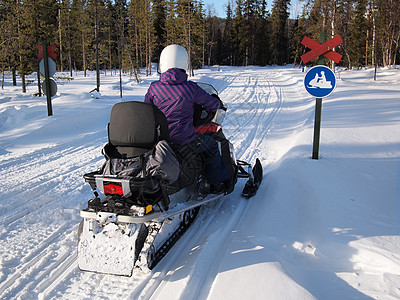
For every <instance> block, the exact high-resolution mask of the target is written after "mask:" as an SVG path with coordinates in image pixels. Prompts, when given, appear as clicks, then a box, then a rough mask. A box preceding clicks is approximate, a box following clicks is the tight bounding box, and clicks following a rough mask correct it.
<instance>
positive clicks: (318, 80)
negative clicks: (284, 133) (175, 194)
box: [301, 32, 342, 159]
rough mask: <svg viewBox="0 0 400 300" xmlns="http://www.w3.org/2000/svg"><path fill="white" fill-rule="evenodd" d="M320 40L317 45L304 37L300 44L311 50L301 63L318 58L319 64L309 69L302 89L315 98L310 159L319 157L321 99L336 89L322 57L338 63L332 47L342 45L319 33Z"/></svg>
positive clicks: (337, 56)
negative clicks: (327, 39)
mask: <svg viewBox="0 0 400 300" xmlns="http://www.w3.org/2000/svg"><path fill="white" fill-rule="evenodd" d="M320 39H321V43H318V42H316V41H314V40H312V39H310V38H308V37H307V36H305V37H304V39H303V41H302V42H301V43H302V44H303V45H304V46H307V47H308V48H310V49H312V50H311V51H309V52H307V53H306V54H304V55H302V56H301V59H302V60H303V62H304V63H307V62H309V61H310V60H312V59H314V58H317V57H318V56H319V61H318V63H319V64H320V65H317V66H315V67H313V68H311V69H310V70H309V71H308V72H307V74H306V76H305V77H304V87H305V88H306V90H307V92H308V93H309V94H310V95H311V96H315V97H316V103H315V120H314V141H313V152H312V159H318V156H319V143H320V132H321V114H322V98H323V97H327V96H329V95H330V94H331V93H332V92H333V90H334V89H335V87H336V76H335V74H334V73H333V71H332V70H331V69H330V68H328V67H326V66H324V65H322V64H323V63H324V60H325V59H324V57H323V56H325V57H327V58H329V59H331V60H333V61H335V62H336V63H338V62H339V61H340V59H341V58H342V55H340V54H339V53H337V52H335V51H333V50H332V49H333V48H334V47H336V46H338V45H339V44H341V43H342V38H341V37H340V35H338V36H336V37H334V38H333V39H331V40H329V41H326V33H325V32H321V37H320Z"/></svg>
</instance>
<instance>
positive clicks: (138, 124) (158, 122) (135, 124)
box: [108, 101, 169, 158]
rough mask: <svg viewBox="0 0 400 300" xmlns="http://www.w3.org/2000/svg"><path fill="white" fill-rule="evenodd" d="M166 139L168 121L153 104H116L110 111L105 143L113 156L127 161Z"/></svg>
mask: <svg viewBox="0 0 400 300" xmlns="http://www.w3.org/2000/svg"><path fill="white" fill-rule="evenodd" d="M161 140H167V141H168V140H169V129H168V121H167V118H166V117H165V115H164V114H163V113H162V112H161V110H159V109H158V108H157V107H156V106H155V105H153V104H150V103H144V102H136V101H127V102H120V103H117V104H115V105H114V106H113V108H112V110H111V116H110V123H109V124H108V141H109V144H111V145H112V146H114V147H113V148H114V150H115V151H113V153H110V154H111V155H112V156H113V157H119V158H131V157H135V156H139V155H141V154H143V153H145V152H147V151H149V150H150V149H152V148H153V147H154V145H155V144H156V143H157V142H158V141H161Z"/></svg>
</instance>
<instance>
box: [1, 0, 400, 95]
mask: <svg viewBox="0 0 400 300" xmlns="http://www.w3.org/2000/svg"><path fill="white" fill-rule="evenodd" d="M267 1H268V0H226V16H225V17H224V18H219V17H216V16H215V15H213V12H212V10H210V9H209V10H207V8H206V7H205V4H204V2H202V1H201V0H130V1H128V0H113V1H111V0H58V1H57V0H0V27H1V33H2V35H1V36H0V49H1V52H0V53H1V55H0V71H2V73H3V76H4V72H12V74H13V77H14V83H15V82H16V80H15V78H16V76H20V77H21V79H22V86H23V91H24V86H25V76H26V75H28V74H32V73H34V72H37V73H39V72H38V70H39V67H38V65H39V59H38V53H39V50H38V47H37V45H38V44H41V43H42V42H43V41H44V40H46V41H47V44H48V45H51V44H53V43H55V44H56V45H57V50H56V54H57V59H56V65H57V69H58V70H63V71H69V72H70V73H71V77H72V76H73V75H72V73H73V71H74V70H80V71H84V72H86V71H87V70H103V72H104V73H106V75H107V73H109V72H112V70H117V69H119V70H122V71H123V72H126V73H129V74H130V75H132V76H135V77H136V79H138V78H139V76H146V75H149V74H150V73H151V68H150V66H151V64H152V63H156V62H157V60H158V57H159V55H160V52H161V50H162V49H163V47H165V46H166V45H168V44H173V43H174V44H180V45H182V46H184V47H185V48H186V49H187V50H188V53H189V56H190V64H191V65H190V70H191V71H192V72H193V69H196V68H199V67H202V66H204V65H232V66H247V65H260V66H265V65H273V64H276V65H285V64H294V65H301V64H302V62H301V59H300V56H301V55H302V54H304V53H306V52H307V51H309V50H310V49H308V48H307V47H305V46H303V45H302V44H301V41H302V39H303V37H304V36H308V37H310V38H312V39H314V40H316V41H321V36H323V34H321V32H324V33H325V35H326V38H327V39H330V38H332V37H334V36H336V35H340V36H341V37H342V39H343V43H342V44H341V45H339V46H337V47H336V48H335V49H334V50H335V51H336V52H339V53H340V54H342V55H343V58H342V60H341V61H340V65H341V66H344V67H347V68H354V67H355V68H359V67H362V66H374V65H375V66H392V65H395V64H400V48H399V42H400V1H399V0H302V1H301V4H302V11H301V12H300V14H299V15H298V16H296V18H289V9H290V5H291V3H290V0H273V1H272V0H270V1H272V2H271V3H267ZM268 7H270V9H268ZM314 62H315V61H312V62H311V63H314ZM328 63H330V62H328V60H326V64H328ZM140 72H141V73H142V74H140ZM38 76H39V75H38Z"/></svg>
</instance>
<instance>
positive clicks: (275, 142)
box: [0, 66, 400, 300]
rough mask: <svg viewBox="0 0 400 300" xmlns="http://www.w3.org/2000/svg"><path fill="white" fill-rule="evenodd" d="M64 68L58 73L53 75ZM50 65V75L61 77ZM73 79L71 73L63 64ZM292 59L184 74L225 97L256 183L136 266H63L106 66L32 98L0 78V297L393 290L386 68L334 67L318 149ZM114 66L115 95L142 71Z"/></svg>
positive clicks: (398, 150)
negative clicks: (99, 269)
mask: <svg viewBox="0 0 400 300" xmlns="http://www.w3.org/2000/svg"><path fill="white" fill-rule="evenodd" d="M64 75H65V76H66V75H67V74H64ZM64 75H63V74H59V73H58V74H57V76H59V77H60V76H64ZM74 75H75V74H74ZM304 76H305V73H303V72H302V71H301V70H300V69H298V68H292V67H289V66H288V67H265V68H261V67H246V68H245V67H222V68H221V71H220V72H218V71H217V68H210V69H205V70H198V71H196V76H195V77H194V78H192V80H195V81H202V82H206V83H210V84H213V85H214V86H215V87H216V88H217V89H218V90H219V92H220V97H221V99H222V100H223V101H225V102H226V103H227V105H228V114H227V116H226V118H225V121H224V124H223V125H224V132H225V135H226V136H227V137H228V138H229V139H230V140H231V141H232V142H233V144H234V145H235V148H236V155H237V157H238V158H239V159H242V160H247V161H251V162H254V161H255V158H256V157H259V158H260V160H261V163H262V164H263V167H264V179H263V183H262V185H261V187H260V189H259V191H258V194H257V195H256V196H255V197H254V198H252V199H250V200H246V199H243V198H241V197H240V191H241V189H242V187H243V184H244V183H243V182H239V183H238V185H237V186H236V189H235V191H234V192H233V193H232V194H230V195H228V196H225V197H224V198H223V200H222V201H220V202H219V203H217V204H216V205H215V206H214V207H204V208H203V209H202V210H201V212H200V214H199V216H198V218H197V220H196V221H195V222H194V224H193V225H192V227H191V228H190V229H189V230H188V231H187V232H186V233H185V235H184V236H183V237H182V238H181V239H180V240H179V242H178V243H177V244H176V245H175V246H174V248H173V249H172V250H171V251H170V252H169V253H168V255H167V256H166V257H165V258H164V260H163V261H161V262H160V263H159V265H158V266H157V267H156V268H155V269H154V270H153V271H152V272H151V273H149V274H139V273H135V274H134V276H133V277H129V278H128V277H118V276H110V275H100V274H95V273H89V272H82V271H80V270H79V269H78V268H77V263H76V248H77V247H76V244H77V240H76V237H77V231H78V224H79V222H80V217H79V210H80V209H82V208H84V207H86V202H87V200H89V199H90V197H91V196H92V193H91V190H90V187H89V185H87V184H85V183H84V181H83V179H82V175H83V174H84V173H85V172H89V171H93V170H95V169H97V168H98V167H99V166H100V165H101V164H102V162H103V158H102V155H101V148H102V146H103V145H104V144H105V143H106V141H107V131H106V124H107V122H108V119H109V113H110V110H111V107H112V105H113V104H114V103H116V102H119V101H121V99H120V98H119V77H118V76H117V75H114V76H110V74H109V73H108V74H107V76H104V75H103V76H102V77H101V98H100V99H96V98H94V97H91V95H90V93H89V92H90V91H91V90H92V89H93V88H95V76H94V74H91V75H90V76H89V77H86V78H84V77H83V76H82V74H77V76H76V77H75V78H74V79H73V80H71V81H66V80H65V79H64V80H62V79H59V80H58V94H57V96H56V97H54V98H53V112H54V115H53V116H52V117H47V109H46V99H45V97H42V98H37V97H34V96H32V95H31V94H34V93H35V92H36V89H37V88H36V85H35V84H31V85H30V86H29V87H28V93H27V94H25V95H23V94H22V93H21V92H20V87H13V86H11V83H10V79H9V78H8V79H7V81H6V85H5V88H4V89H3V90H0V178H1V184H0V257H1V259H0V298H1V299H162V300H165V299H182V300H186V299H241V300H242V299H252V300H254V299H370V298H372V299H399V298H400V237H399V200H400V198H399V195H400V194H399V184H400V181H399V167H400V164H399V160H400V70H399V69H396V68H392V69H379V70H378V76H377V81H374V80H373V70H372V69H365V70H351V71H345V70H343V71H342V72H340V73H338V74H337V77H338V83H337V87H336V90H335V91H334V92H333V94H332V95H330V96H329V97H328V98H326V99H324V100H323V113H322V128H321V145H320V159H319V160H313V159H311V158H310V157H311V152H312V141H313V124H314V106H315V99H314V98H313V97H311V96H309V95H308V94H307V92H306V91H305V88H304V85H303V78H304ZM157 78H158V75H157V74H153V75H152V76H150V77H147V78H146V77H145V76H142V82H141V83H140V84H136V83H135V81H134V80H133V79H131V78H129V77H127V76H124V77H123V89H124V97H123V101H128V100H136V101H142V100H143V96H144V94H145V93H146V90H147V88H148V86H149V84H150V82H151V81H153V80H156V79H157Z"/></svg>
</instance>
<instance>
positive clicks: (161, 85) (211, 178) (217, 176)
mask: <svg viewBox="0 0 400 300" xmlns="http://www.w3.org/2000/svg"><path fill="white" fill-rule="evenodd" d="M188 61H189V56H188V53H187V51H186V50H185V48H183V47H182V46H179V45H169V46H167V47H165V48H164V49H163V51H162V52H161V55H160V65H159V66H160V71H161V76H160V80H158V81H154V82H152V83H151V85H150V87H149V89H148V91H147V93H146V96H145V102H147V103H153V104H154V105H156V106H157V107H158V108H159V109H160V110H161V111H162V112H163V113H164V114H165V116H166V117H167V120H168V127H169V131H170V142H172V143H174V144H177V145H179V146H182V145H189V146H191V147H193V149H195V148H196V150H197V151H198V152H199V153H204V154H205V156H206V157H207V162H206V176H207V179H208V182H209V183H210V184H211V185H212V186H213V187H215V190H216V191H217V190H221V189H222V191H226V190H227V189H225V186H226V185H228V182H229V179H230V178H231V176H230V173H229V171H228V169H227V168H226V166H225V164H224V162H223V160H222V157H221V155H220V153H219V150H218V146H217V143H216V141H215V140H214V139H213V138H212V137H211V136H209V135H202V134H197V133H196V131H195V128H194V126H193V113H194V105H195V104H199V105H201V106H202V107H204V108H205V109H207V110H210V111H216V110H217V109H218V108H219V107H220V105H221V102H220V100H219V99H218V98H215V97H213V96H210V95H209V94H207V93H206V92H205V91H204V90H203V89H202V88H200V87H199V86H198V85H197V84H196V83H195V82H193V81H188V80H187V79H188V76H187V74H186V71H187V70H188Z"/></svg>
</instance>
